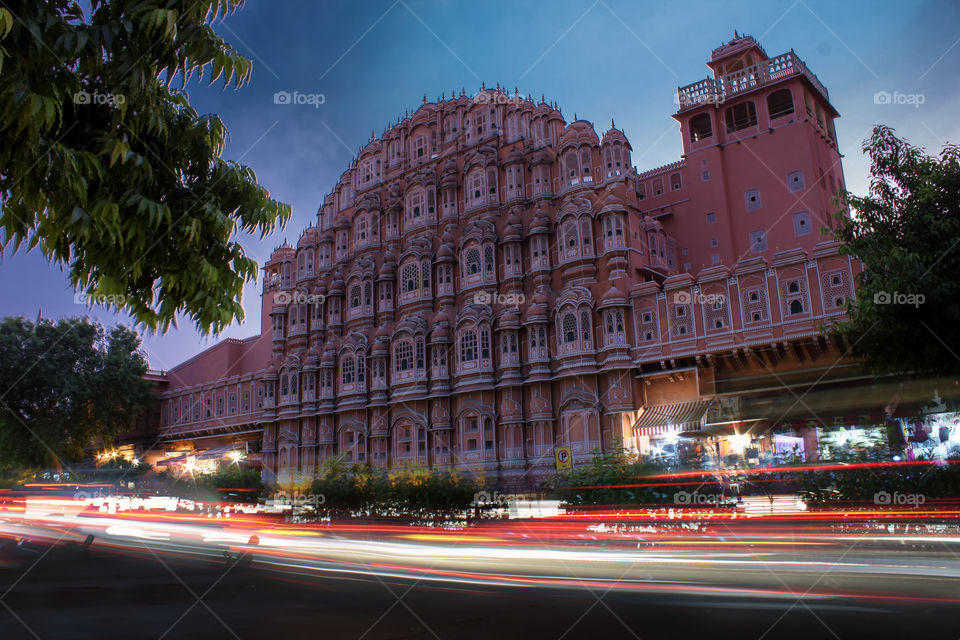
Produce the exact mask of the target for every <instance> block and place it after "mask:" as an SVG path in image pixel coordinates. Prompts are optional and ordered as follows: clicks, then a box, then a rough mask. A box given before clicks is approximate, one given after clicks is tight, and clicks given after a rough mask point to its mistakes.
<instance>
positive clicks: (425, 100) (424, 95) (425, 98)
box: [423, 94, 427, 104]
mask: <svg viewBox="0 0 960 640" xmlns="http://www.w3.org/2000/svg"><path fill="white" fill-rule="evenodd" d="M423 104H427V94H423Z"/></svg>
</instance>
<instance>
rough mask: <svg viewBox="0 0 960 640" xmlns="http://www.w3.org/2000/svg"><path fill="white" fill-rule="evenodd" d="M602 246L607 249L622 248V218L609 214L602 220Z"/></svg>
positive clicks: (616, 214) (618, 215)
mask: <svg viewBox="0 0 960 640" xmlns="http://www.w3.org/2000/svg"><path fill="white" fill-rule="evenodd" d="M603 235H604V246H605V247H606V248H607V249H617V248H621V247H624V246H625V244H624V238H623V218H621V217H620V214H618V213H610V214H607V216H606V217H605V218H604V220H603Z"/></svg>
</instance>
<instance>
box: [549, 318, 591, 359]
mask: <svg viewBox="0 0 960 640" xmlns="http://www.w3.org/2000/svg"><path fill="white" fill-rule="evenodd" d="M557 330H558V331H559V332H560V351H561V353H578V352H580V351H590V350H592V349H593V337H592V336H593V330H592V327H591V320H590V312H589V311H588V310H587V309H586V308H581V309H580V310H579V312H578V311H577V310H574V309H569V310H568V311H564V312H563V313H561V315H560V316H559V326H558V327H557Z"/></svg>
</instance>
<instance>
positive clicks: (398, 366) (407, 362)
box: [393, 340, 413, 374]
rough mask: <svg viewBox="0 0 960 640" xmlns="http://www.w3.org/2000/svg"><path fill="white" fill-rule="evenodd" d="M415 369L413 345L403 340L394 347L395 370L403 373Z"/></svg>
mask: <svg viewBox="0 0 960 640" xmlns="http://www.w3.org/2000/svg"><path fill="white" fill-rule="evenodd" d="M411 369H413V345H412V344H410V341H409V340H402V341H400V342H398V343H397V344H396V346H395V347H394V348H393V370H394V371H395V372H396V373H399V374H402V373H404V372H407V371H410V370H411Z"/></svg>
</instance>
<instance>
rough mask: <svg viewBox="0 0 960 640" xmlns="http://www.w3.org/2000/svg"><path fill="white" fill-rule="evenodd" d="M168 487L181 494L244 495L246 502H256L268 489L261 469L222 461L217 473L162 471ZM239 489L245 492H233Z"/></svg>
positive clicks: (205, 496) (204, 497)
mask: <svg viewBox="0 0 960 640" xmlns="http://www.w3.org/2000/svg"><path fill="white" fill-rule="evenodd" d="M159 479H160V481H161V483H162V484H164V485H165V487H164V490H165V491H167V492H170V493H173V494H175V495H177V496H180V497H189V498H199V499H202V500H220V499H230V498H235V497H236V496H237V495H241V497H242V499H243V501H246V502H255V501H256V500H257V499H258V498H259V497H260V494H261V493H262V492H263V490H264V488H265V487H264V484H263V480H262V479H261V477H260V470H259V469H256V468H253V467H245V466H241V465H237V464H235V463H221V464H220V466H219V467H218V468H217V470H216V471H215V472H213V473H198V474H195V475H187V476H182V477H179V478H172V477H170V476H168V475H166V474H165V473H164V474H161V475H160V476H159ZM231 489H233V490H236V489H239V490H241V491H239V492H237V491H230V490H231Z"/></svg>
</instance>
